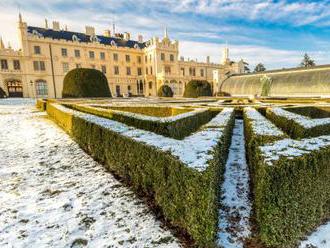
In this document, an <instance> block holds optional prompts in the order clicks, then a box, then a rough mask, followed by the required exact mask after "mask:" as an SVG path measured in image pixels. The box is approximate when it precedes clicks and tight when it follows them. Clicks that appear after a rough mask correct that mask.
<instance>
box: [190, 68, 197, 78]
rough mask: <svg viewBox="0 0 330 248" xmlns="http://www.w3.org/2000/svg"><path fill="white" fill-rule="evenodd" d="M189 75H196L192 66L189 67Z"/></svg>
mask: <svg viewBox="0 0 330 248" xmlns="http://www.w3.org/2000/svg"><path fill="white" fill-rule="evenodd" d="M189 76H196V70H195V68H192V67H190V68H189Z"/></svg>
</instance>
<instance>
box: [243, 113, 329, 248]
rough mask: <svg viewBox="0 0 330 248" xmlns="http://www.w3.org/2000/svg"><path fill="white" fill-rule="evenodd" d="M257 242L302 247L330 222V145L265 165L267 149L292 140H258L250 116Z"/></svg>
mask: <svg viewBox="0 0 330 248" xmlns="http://www.w3.org/2000/svg"><path fill="white" fill-rule="evenodd" d="M244 121H245V134H246V139H247V150H248V155H249V167H250V168H251V170H252V171H253V173H251V181H252V192H253V196H254V218H253V219H255V223H256V225H257V228H256V237H254V238H256V239H257V243H259V242H261V243H262V244H263V245H264V246H265V247H271V248H273V247H276V248H288V247H296V245H297V244H298V242H299V240H301V239H303V238H304V237H305V235H307V234H308V233H310V232H311V231H313V230H314V229H315V228H316V227H318V226H319V225H320V224H321V223H322V222H323V221H325V220H327V219H329V218H330V180H329V178H330V166H329V164H330V147H329V146H328V147H325V148H322V149H320V150H318V151H312V152H310V153H309V154H304V155H302V156H300V157H294V158H288V157H284V156H280V159H279V160H277V161H275V162H273V164H272V165H270V164H267V163H266V162H265V157H264V155H263V154H262V150H261V149H262V147H263V146H265V145H269V144H276V142H280V141H279V139H283V138H286V137H262V136H256V135H255V134H254V132H253V130H252V126H251V123H250V121H249V120H248V119H247V118H246V116H245V118H244Z"/></svg>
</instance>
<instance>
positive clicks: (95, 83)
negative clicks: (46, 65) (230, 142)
mask: <svg viewBox="0 0 330 248" xmlns="http://www.w3.org/2000/svg"><path fill="white" fill-rule="evenodd" d="M62 97H63V98H75V97H111V93H110V89H109V85H108V80H107V78H106V76H105V75H104V74H103V73H102V72H100V71H98V70H95V69H88V68H76V69H73V70H71V71H69V72H68V73H67V74H66V75H65V78H64V81H63V91H62Z"/></svg>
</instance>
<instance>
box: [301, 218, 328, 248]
mask: <svg viewBox="0 0 330 248" xmlns="http://www.w3.org/2000/svg"><path fill="white" fill-rule="evenodd" d="M314 247H317V248H329V247H330V222H328V223H327V224H325V225H322V226H320V227H319V228H318V229H317V230H316V231H315V232H314V233H313V234H311V235H310V236H309V237H308V238H307V240H305V241H303V242H301V244H300V246H299V248H314Z"/></svg>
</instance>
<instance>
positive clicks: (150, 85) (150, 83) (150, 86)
mask: <svg viewBox="0 0 330 248" xmlns="http://www.w3.org/2000/svg"><path fill="white" fill-rule="evenodd" d="M149 89H150V90H151V89H152V82H151V81H150V82H149Z"/></svg>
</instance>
